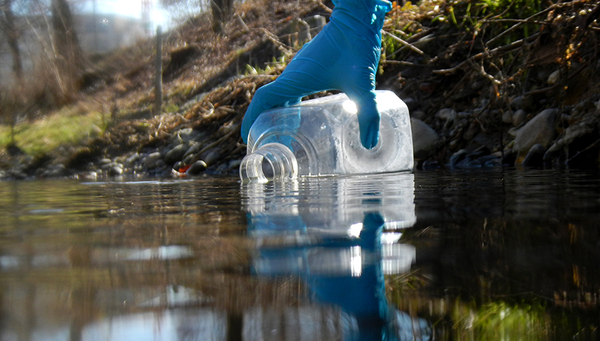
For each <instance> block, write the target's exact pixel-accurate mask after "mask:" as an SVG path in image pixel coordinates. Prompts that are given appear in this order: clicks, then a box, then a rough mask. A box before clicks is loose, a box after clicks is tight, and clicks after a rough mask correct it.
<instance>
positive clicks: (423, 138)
mask: <svg viewBox="0 0 600 341" xmlns="http://www.w3.org/2000/svg"><path fill="white" fill-rule="evenodd" d="M410 125H411V130H412V139H413V153H414V156H415V159H426V158H427V157H428V156H430V155H431V153H432V152H433V150H434V148H435V144H436V142H437V141H438V140H439V136H438V134H437V133H436V132H435V130H433V129H432V128H431V127H430V126H428V125H427V124H426V123H425V122H423V121H421V120H419V119H416V118H411V119H410Z"/></svg>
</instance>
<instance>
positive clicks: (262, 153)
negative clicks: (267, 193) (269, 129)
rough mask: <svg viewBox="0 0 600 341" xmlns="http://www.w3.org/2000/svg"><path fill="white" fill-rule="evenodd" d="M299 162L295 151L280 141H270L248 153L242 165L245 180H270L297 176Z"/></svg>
mask: <svg viewBox="0 0 600 341" xmlns="http://www.w3.org/2000/svg"><path fill="white" fill-rule="evenodd" d="M297 176H298V162H297V160H296V156H294V153H293V152H292V151H291V150H290V149H289V148H288V147H286V146H285V145H283V144H280V143H269V144H265V145H264V146H262V147H260V148H259V149H257V150H255V151H254V153H252V154H249V155H246V157H244V159H242V163H241V165H240V178H241V179H242V181H243V182H268V181H272V180H282V179H289V178H295V177H297Z"/></svg>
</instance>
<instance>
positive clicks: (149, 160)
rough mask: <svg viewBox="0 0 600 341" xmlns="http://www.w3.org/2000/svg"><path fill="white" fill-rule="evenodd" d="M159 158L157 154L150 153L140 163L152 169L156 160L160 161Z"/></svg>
mask: <svg viewBox="0 0 600 341" xmlns="http://www.w3.org/2000/svg"><path fill="white" fill-rule="evenodd" d="M160 157H161V156H160V153H159V152H154V153H150V154H148V155H147V156H146V157H145V158H144V160H143V161H142V162H143V163H144V166H146V167H148V168H152V167H154V166H155V164H156V163H157V162H158V160H160Z"/></svg>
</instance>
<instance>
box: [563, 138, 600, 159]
mask: <svg viewBox="0 0 600 341" xmlns="http://www.w3.org/2000/svg"><path fill="white" fill-rule="evenodd" d="M599 143H600V139H598V140H596V141H595V142H594V143H592V144H590V145H589V146H587V147H586V148H585V149H584V150H580V151H578V152H577V154H575V155H573V157H572V158H570V159H568V160H567V163H569V162H571V161H572V160H573V159H574V158H576V157H578V156H579V155H581V154H583V153H584V152H586V151H588V150H590V149H592V148H594V147H595V146H596V145H597V144H599Z"/></svg>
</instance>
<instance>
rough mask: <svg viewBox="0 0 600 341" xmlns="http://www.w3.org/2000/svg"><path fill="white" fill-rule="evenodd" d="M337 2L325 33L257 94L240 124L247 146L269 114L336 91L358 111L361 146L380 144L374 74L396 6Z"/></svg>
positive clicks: (367, 0) (371, 0) (375, 0)
mask: <svg viewBox="0 0 600 341" xmlns="http://www.w3.org/2000/svg"><path fill="white" fill-rule="evenodd" d="M334 4H335V8H334V10H333V13H332V15H331V21H330V22H329V24H327V25H326V26H325V28H323V31H321V32H320V33H319V34H318V35H317V36H316V37H315V38H314V39H313V40H312V41H310V42H308V43H306V44H305V45H304V46H303V47H302V49H301V50H300V51H299V52H298V53H297V54H296V56H295V57H294V59H293V60H292V61H291V62H290V63H289V65H288V66H287V67H286V69H285V70H284V71H283V73H282V74H281V76H279V78H277V80H276V81H274V82H272V83H270V84H267V85H265V86H263V87H261V88H260V89H258V90H257V91H256V94H255V95H254V98H253V100H252V102H251V103H250V106H249V107H248V110H247V111H246V115H245V116H244V121H243V122H242V132H241V134H242V138H243V139H244V142H247V139H248V133H249V131H250V127H251V126H252V124H253V123H254V121H255V120H256V118H257V117H258V116H259V115H260V114H261V113H262V112H264V111H265V110H268V109H271V108H274V107H280V106H288V105H294V104H297V103H299V102H300V99H301V98H302V97H304V96H307V95H310V94H313V93H316V92H319V91H323V90H331V89H337V90H341V91H343V92H344V93H346V94H347V95H348V97H349V98H350V99H351V100H353V101H354V102H355V103H356V105H357V107H358V123H359V127H360V139H361V143H362V144H363V146H364V147H365V148H369V149H370V148H373V147H374V146H375V145H376V144H377V142H378V140H379V120H380V115H379V111H378V110H377V105H376V103H375V91H374V90H375V72H376V71H377V65H378V63H379V57H380V55H381V29H382V27H383V19H384V16H385V13H387V12H388V11H390V10H391V8H392V6H391V4H390V3H389V2H388V1H386V0H334Z"/></svg>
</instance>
